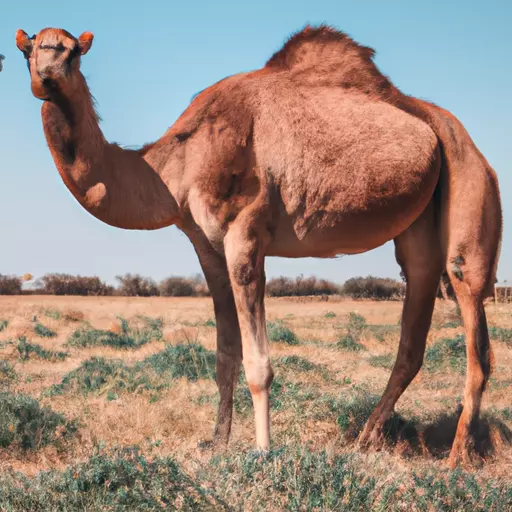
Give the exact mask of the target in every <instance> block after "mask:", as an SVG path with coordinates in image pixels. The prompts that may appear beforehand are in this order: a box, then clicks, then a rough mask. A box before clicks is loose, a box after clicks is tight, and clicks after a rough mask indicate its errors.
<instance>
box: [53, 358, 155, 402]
mask: <svg viewBox="0 0 512 512" xmlns="http://www.w3.org/2000/svg"><path fill="white" fill-rule="evenodd" d="M147 384H148V383H147V381H144V379H142V378H140V376H138V375H136V373H135V372H134V371H133V368H132V367H130V366H126V365H125V364H124V363H123V362H122V361H117V360H108V359H104V358H103V357H93V358H91V359H89V360H87V361H84V362H83V363H82V364H81V365H80V366H79V367H78V368H76V369H75V370H72V371H71V372H69V373H68V374H66V375H65V376H64V378H63V379H62V381H61V383H60V384H56V385H54V386H52V387H51V388H50V389H49V391H48V394H49V395H59V394H62V393H64V392H65V391H70V390H72V391H75V392H78V393H82V394H84V395H87V394H89V393H97V394H103V393H108V392H121V391H129V392H134V391H136V390H137V389H139V388H142V389H147V388H148V387H149V386H148V385H147Z"/></svg>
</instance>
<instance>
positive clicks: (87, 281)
mask: <svg viewBox="0 0 512 512" xmlns="http://www.w3.org/2000/svg"><path fill="white" fill-rule="evenodd" d="M36 286H37V291H38V292H39V293H46V294H49V295H112V293H113V291H114V289H113V288H112V286H108V285H106V284H105V283H104V282H103V281H101V279H100V278H99V277H96V276H94V277H82V276H73V275H71V274H46V275H44V276H43V277H42V278H41V279H39V280H38V282H37V284H36Z"/></svg>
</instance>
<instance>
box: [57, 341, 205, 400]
mask: <svg viewBox="0 0 512 512" xmlns="http://www.w3.org/2000/svg"><path fill="white" fill-rule="evenodd" d="M181 377H185V378H186V379H188V380H190V381H196V380H198V379H208V378H209V379H214V378H215V353H214V352H210V351H209V350H206V349H205V348H204V347H203V346H202V345H199V344H189V345H172V346H168V347H166V348H165V349H164V350H162V351H161V352H157V353H156V354H153V355H151V356H148V357H146V358H145V359H144V360H143V361H140V362H138V363H136V364H135V365H133V366H127V365H125V364H124V363H123V362H122V361H119V360H109V359H104V358H103V357H93V358H91V359H89V360H87V361H85V362H84V363H82V364H81V365H80V366H79V367H78V368H77V369H75V370H73V371H71V372H69V373H68V374H67V375H65V376H64V378H63V379H62V381H61V383H60V384H57V385H54V386H52V387H51V388H50V389H49V390H48V392H47V393H48V394H49V395H57V394H62V393H64V392H66V391H76V392H79V393H82V394H88V393H97V394H107V395H109V393H110V395H109V396H113V394H116V395H117V394H118V393H121V392H128V393H137V392H142V391H161V390H162V389H165V388H168V387H169V386H170V385H171V382H172V380H173V379H179V378H181Z"/></svg>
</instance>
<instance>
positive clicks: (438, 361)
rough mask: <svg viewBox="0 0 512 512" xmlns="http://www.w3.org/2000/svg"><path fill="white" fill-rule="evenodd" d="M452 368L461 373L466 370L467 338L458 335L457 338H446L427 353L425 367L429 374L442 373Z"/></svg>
mask: <svg viewBox="0 0 512 512" xmlns="http://www.w3.org/2000/svg"><path fill="white" fill-rule="evenodd" d="M446 366H450V368H452V369H453V370H456V371H457V372H459V373H464V371H465V369H466V338H465V337H464V335H463V334H457V336H455V338H444V339H442V340H439V341H437V342H436V343H435V344H434V345H433V346H431V347H429V348H428V349H427V351H426V352H425V364H424V367H425V369H426V370H427V371H429V372H436V371H440V370H441V369H442V368H444V367H446Z"/></svg>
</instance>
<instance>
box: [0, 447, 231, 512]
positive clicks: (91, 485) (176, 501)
mask: <svg viewBox="0 0 512 512" xmlns="http://www.w3.org/2000/svg"><path fill="white" fill-rule="evenodd" d="M211 494H212V493H207V492H206V491H205V490H203V489H202V488H201V487H200V485H198V484H196V483H194V481H193V480H191V479H190V478H189V477H188V476H186V475H185V474H184V473H183V472H182V471H181V469H180V468H179V466H178V464H177V463H176V462H175V461H174V460H173V459H171V458H146V457H145V456H144V455H142V454H141V453H140V451H139V449H138V448H124V449H117V450H112V451H99V452H97V453H95V454H94V455H93V456H92V457H90V458H89V459H88V460H87V461H86V462H83V463H79V464H74V465H72V466H70V467H68V468H67V469H66V470H65V471H63V472H60V471H56V470H51V471H47V472H41V473H39V474H38V475H37V476H35V477H26V476H24V475H23V474H21V473H17V474H14V475H5V476H3V477H0V503H2V508H5V510H9V511H12V512H22V511H23V512H26V511H29V510H30V511H34V512H35V511H46V510H48V511H50V510H51V511H54V510H55V511H57V510H59V511H72V510H84V511H85V510H87V511H93V510H117V511H121V510H134V511H135V510H146V511H149V510H155V511H156V510H185V511H193V510H225V509H224V508H221V507H220V505H217V504H216V499H215V497H212V496H211Z"/></svg>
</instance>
